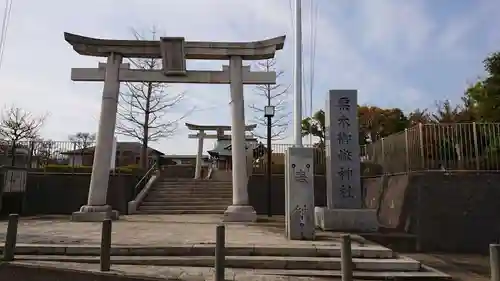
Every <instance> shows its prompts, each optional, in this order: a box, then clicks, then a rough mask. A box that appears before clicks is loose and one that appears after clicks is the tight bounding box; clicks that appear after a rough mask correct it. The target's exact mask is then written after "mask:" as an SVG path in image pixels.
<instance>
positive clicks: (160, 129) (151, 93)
mask: <svg viewBox="0 0 500 281" xmlns="http://www.w3.org/2000/svg"><path fill="white" fill-rule="evenodd" d="M131 32H132V34H133V36H134V37H135V39H137V40H144V39H148V40H156V39H157V38H158V30H157V28H156V27H153V28H152V29H151V30H150V31H149V32H148V33H149V34H148V36H145V35H144V34H142V33H140V32H138V31H137V30H136V29H132V30H131ZM129 62H130V64H131V65H132V66H133V67H134V68H137V69H143V70H157V69H161V67H162V63H161V60H160V59H150V58H148V59H129ZM125 85H126V87H125V89H124V90H123V91H122V92H121V93H120V101H119V105H118V121H117V125H116V132H117V133H118V134H120V135H124V136H128V137H132V138H134V139H137V140H138V141H139V142H140V143H141V144H142V147H143V149H142V152H141V167H143V168H145V167H146V165H147V162H148V161H147V157H148V155H147V153H148V143H149V142H156V141H159V140H161V139H164V138H168V137H171V136H172V135H174V134H175V132H176V130H177V128H178V123H179V121H181V120H182V119H184V118H185V117H186V116H187V115H189V114H190V113H191V112H192V110H191V111H189V112H188V113H186V114H185V115H183V116H181V117H179V118H177V119H175V120H168V118H167V114H168V113H169V112H170V111H171V109H173V108H174V107H176V106H178V105H179V104H180V103H181V102H182V101H183V100H184V97H185V93H184V92H182V93H176V94H173V93H171V92H169V91H168V85H166V84H164V83H155V82H139V83H125Z"/></svg>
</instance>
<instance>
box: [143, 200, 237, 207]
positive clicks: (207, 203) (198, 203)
mask: <svg viewBox="0 0 500 281" xmlns="http://www.w3.org/2000/svg"><path fill="white" fill-rule="evenodd" d="M231 204H232V200H220V201H214V200H196V201H188V200H186V199H184V200H177V201H176V200H168V201H166V200H165V201H154V200H145V201H143V202H142V204H141V206H172V205H177V206H219V205H226V206H229V205H231Z"/></svg>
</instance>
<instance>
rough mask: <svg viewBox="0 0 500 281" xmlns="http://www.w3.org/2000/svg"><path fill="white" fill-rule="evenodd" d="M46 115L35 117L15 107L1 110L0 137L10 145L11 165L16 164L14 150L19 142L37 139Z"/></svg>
mask: <svg viewBox="0 0 500 281" xmlns="http://www.w3.org/2000/svg"><path fill="white" fill-rule="evenodd" d="M45 119H46V115H43V116H35V115H33V114H32V113H30V112H28V111H25V110H23V109H21V108H19V107H16V106H10V107H6V108H4V109H3V110H2V113H1V120H0V137H1V138H2V139H4V140H6V141H8V142H9V143H10V150H11V155H12V158H11V165H12V166H14V165H15V162H16V148H17V147H18V145H19V142H22V141H29V140H34V139H36V138H37V137H38V134H39V132H40V129H41V128H42V126H43V123H44V121H45Z"/></svg>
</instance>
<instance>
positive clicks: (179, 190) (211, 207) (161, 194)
mask: <svg viewBox="0 0 500 281" xmlns="http://www.w3.org/2000/svg"><path fill="white" fill-rule="evenodd" d="M232 198H233V191H232V183H231V182H230V181H217V180H210V179H209V180H195V179H169V178H165V179H162V180H160V181H158V182H156V183H155V184H154V186H152V187H151V190H150V191H149V192H148V194H147V195H146V197H145V198H144V200H143V201H142V202H141V204H140V205H139V208H138V210H137V213H139V214H223V213H224V211H225V210H226V208H227V206H229V205H231V203H232Z"/></svg>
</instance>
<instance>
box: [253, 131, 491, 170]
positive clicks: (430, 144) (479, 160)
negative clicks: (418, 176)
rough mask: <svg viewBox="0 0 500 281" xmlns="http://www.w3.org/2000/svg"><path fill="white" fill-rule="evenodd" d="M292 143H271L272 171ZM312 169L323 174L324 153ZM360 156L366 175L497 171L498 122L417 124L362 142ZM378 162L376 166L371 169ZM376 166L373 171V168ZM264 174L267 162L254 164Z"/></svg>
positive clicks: (319, 153)
mask: <svg viewBox="0 0 500 281" xmlns="http://www.w3.org/2000/svg"><path fill="white" fill-rule="evenodd" d="M291 146H292V145H291V144H274V145H273V146H272V150H273V161H272V162H273V165H272V166H273V168H272V170H273V173H274V174H281V173H283V171H284V159H285V157H284V155H285V151H286V149H287V148H289V147H291ZM314 157H315V172H316V174H324V171H325V154H324V150H323V149H321V148H317V149H316V153H315V156H314ZM361 160H362V161H363V162H364V163H365V164H364V165H365V168H366V167H368V168H370V169H371V170H372V173H370V174H369V175H376V174H380V173H387V174H397V173H405V172H416V171H437V170H447V171H500V123H450V124H418V125H416V126H414V127H411V128H408V129H405V130H404V131H402V132H399V133H396V134H393V135H390V136H388V137H385V138H381V139H379V140H377V141H375V142H373V143H371V144H367V145H362V146H361ZM374 165H378V166H379V168H378V169H373V166H374ZM374 170H375V174H373V171H374ZM254 173H256V174H265V173H266V162H265V161H263V163H262V164H261V165H256V166H255V167H254Z"/></svg>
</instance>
